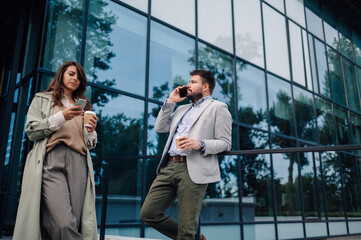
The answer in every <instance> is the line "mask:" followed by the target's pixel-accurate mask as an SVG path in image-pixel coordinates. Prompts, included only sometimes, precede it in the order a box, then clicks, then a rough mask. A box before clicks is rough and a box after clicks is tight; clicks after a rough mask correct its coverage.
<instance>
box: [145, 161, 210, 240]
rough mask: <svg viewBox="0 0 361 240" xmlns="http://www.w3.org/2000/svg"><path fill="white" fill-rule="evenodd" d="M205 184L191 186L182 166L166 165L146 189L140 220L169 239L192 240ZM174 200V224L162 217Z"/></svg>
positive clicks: (195, 230)
mask: <svg viewBox="0 0 361 240" xmlns="http://www.w3.org/2000/svg"><path fill="white" fill-rule="evenodd" d="M207 186H208V184H196V183H194V182H193V181H192V180H191V179H190V177H189V174H188V170H187V164H186V163H185V162H178V163H174V162H168V163H167V165H166V166H165V167H164V168H163V169H162V170H161V171H160V173H159V174H158V175H157V177H156V179H155V180H154V182H153V184H152V186H151V187H150V190H149V193H148V195H147V197H146V199H145V201H144V204H143V206H142V209H141V211H140V219H141V220H142V221H144V222H145V223H147V224H148V225H149V226H151V227H153V228H154V229H156V230H157V231H159V232H161V233H162V234H164V235H166V236H167V237H169V238H171V239H177V240H194V239H195V235H196V233H197V229H198V223H199V214H200V211H201V208H202V200H203V198H204V195H205V192H206V189H207ZM177 197H178V223H177V221H175V220H174V219H173V218H171V217H170V216H167V215H165V214H164V212H165V210H166V209H167V208H168V207H169V206H171V205H172V203H173V202H174V200H175V199H176V198H177Z"/></svg>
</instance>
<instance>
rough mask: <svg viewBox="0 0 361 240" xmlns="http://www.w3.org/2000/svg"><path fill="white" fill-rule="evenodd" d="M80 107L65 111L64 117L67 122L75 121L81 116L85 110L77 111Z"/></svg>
mask: <svg viewBox="0 0 361 240" xmlns="http://www.w3.org/2000/svg"><path fill="white" fill-rule="evenodd" d="M78 108H79V106H72V107H70V108H67V109H64V110H63V115H64V118H65V120H66V121H68V120H71V119H73V118H74V117H76V116H81V115H82V114H83V113H84V110H76V109H78Z"/></svg>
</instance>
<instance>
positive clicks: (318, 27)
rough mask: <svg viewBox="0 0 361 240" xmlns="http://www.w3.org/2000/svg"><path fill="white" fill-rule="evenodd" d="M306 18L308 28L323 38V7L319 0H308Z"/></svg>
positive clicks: (306, 2)
mask: <svg viewBox="0 0 361 240" xmlns="http://www.w3.org/2000/svg"><path fill="white" fill-rule="evenodd" d="M305 6H306V19H307V28H308V30H309V31H310V32H311V33H313V34H314V35H316V36H317V37H318V38H320V39H321V40H323V30H322V19H321V9H320V6H319V5H318V3H317V2H315V1H313V0H306V1H305Z"/></svg>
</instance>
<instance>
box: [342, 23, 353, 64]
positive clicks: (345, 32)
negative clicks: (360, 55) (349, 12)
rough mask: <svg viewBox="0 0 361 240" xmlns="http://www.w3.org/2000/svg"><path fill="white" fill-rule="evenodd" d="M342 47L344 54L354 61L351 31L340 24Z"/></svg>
mask: <svg viewBox="0 0 361 240" xmlns="http://www.w3.org/2000/svg"><path fill="white" fill-rule="evenodd" d="M340 45H341V51H342V54H343V55H345V56H346V57H348V58H349V59H352V60H353V47H352V42H351V31H350V29H349V28H348V26H346V25H345V24H344V23H343V22H340Z"/></svg>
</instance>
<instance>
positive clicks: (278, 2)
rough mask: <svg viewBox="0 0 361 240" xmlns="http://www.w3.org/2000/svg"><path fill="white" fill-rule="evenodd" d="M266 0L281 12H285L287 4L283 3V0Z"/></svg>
mask: <svg viewBox="0 0 361 240" xmlns="http://www.w3.org/2000/svg"><path fill="white" fill-rule="evenodd" d="M265 2H268V3H269V4H271V5H272V6H273V7H275V8H277V9H278V10H279V11H281V12H283V13H284V12H285V5H284V3H283V0H265Z"/></svg>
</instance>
